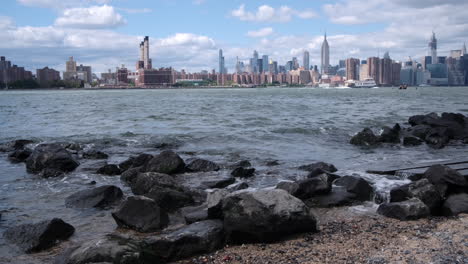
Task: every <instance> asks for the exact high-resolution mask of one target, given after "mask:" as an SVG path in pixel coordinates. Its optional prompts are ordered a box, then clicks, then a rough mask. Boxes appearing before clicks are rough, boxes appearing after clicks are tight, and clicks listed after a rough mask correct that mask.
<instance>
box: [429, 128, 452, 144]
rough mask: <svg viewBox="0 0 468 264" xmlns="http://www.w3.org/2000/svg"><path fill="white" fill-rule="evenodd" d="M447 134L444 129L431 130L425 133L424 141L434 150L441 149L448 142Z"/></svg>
mask: <svg viewBox="0 0 468 264" xmlns="http://www.w3.org/2000/svg"><path fill="white" fill-rule="evenodd" d="M447 133H448V132H447V129H446V128H442V127H439V128H432V129H431V130H429V133H427V135H426V138H425V141H426V143H427V144H429V145H430V146H431V147H433V148H435V149H441V148H443V147H445V145H447V143H448V142H449V140H450V138H449V136H448V135H447Z"/></svg>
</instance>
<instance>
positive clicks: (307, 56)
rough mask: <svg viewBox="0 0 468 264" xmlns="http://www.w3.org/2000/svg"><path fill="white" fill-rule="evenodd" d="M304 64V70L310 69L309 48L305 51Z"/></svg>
mask: <svg viewBox="0 0 468 264" xmlns="http://www.w3.org/2000/svg"><path fill="white" fill-rule="evenodd" d="M302 66H303V67H304V70H310V54H309V52H308V51H307V50H306V51H304V58H303V59H302Z"/></svg>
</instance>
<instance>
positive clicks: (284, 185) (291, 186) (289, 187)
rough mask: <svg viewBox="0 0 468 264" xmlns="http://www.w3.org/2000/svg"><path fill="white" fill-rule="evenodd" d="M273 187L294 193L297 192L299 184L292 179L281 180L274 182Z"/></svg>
mask: <svg viewBox="0 0 468 264" xmlns="http://www.w3.org/2000/svg"><path fill="white" fill-rule="evenodd" d="M275 189H281V190H285V191H286V192H288V193H289V194H291V195H294V194H295V193H296V192H297V189H299V184H297V183H296V182H293V181H281V182H279V183H278V184H276V188H275Z"/></svg>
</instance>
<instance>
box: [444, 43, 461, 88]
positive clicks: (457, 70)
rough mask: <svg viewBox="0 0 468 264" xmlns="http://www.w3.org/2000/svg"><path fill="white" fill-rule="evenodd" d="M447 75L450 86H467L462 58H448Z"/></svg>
mask: <svg viewBox="0 0 468 264" xmlns="http://www.w3.org/2000/svg"><path fill="white" fill-rule="evenodd" d="M460 52H461V50H460ZM447 75H448V76H447V77H448V84H449V85H454V86H461V85H464V84H465V72H464V69H463V62H462V60H461V56H459V57H455V58H454V57H449V58H447Z"/></svg>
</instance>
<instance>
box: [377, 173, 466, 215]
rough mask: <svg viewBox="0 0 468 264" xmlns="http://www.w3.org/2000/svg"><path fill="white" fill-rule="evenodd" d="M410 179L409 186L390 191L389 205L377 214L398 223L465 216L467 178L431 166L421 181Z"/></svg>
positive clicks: (382, 205) (385, 204) (383, 205)
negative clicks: (397, 220) (398, 220)
mask: <svg viewBox="0 0 468 264" xmlns="http://www.w3.org/2000/svg"><path fill="white" fill-rule="evenodd" d="M412 179H413V180H414V181H413V182H412V183H409V184H406V185H403V186H399V187H397V188H394V189H392V190H391V191H390V202H389V203H384V204H381V205H380V206H379V208H378V210H377V212H378V213H380V214H382V215H385V216H388V217H392V218H397V219H400V220H414V219H419V218H423V217H427V216H430V215H446V216H453V215H458V214H460V213H468V177H466V176H463V175H462V174H460V173H459V172H458V171H456V170H454V169H451V168H449V167H447V166H443V165H434V166H432V167H430V168H429V169H427V171H426V172H425V173H424V175H422V177H417V178H412Z"/></svg>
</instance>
